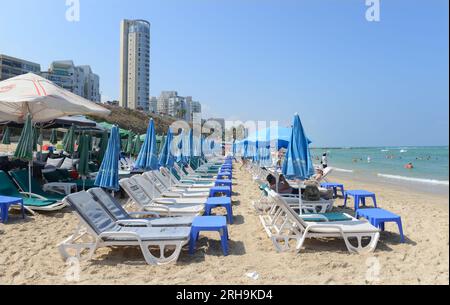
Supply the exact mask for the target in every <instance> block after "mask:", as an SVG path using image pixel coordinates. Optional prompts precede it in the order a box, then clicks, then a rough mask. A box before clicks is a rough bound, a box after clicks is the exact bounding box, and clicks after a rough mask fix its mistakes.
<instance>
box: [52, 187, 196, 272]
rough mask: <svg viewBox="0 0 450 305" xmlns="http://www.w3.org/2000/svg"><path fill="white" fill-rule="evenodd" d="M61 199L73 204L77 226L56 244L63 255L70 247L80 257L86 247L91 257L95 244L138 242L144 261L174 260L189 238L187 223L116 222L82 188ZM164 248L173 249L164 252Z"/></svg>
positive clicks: (89, 257) (122, 244) (123, 244)
mask: <svg viewBox="0 0 450 305" xmlns="http://www.w3.org/2000/svg"><path fill="white" fill-rule="evenodd" d="M64 201H65V202H67V203H68V204H70V205H71V206H72V207H73V208H74V210H75V212H76V214H77V216H78V218H79V219H80V226H79V227H78V229H77V230H76V232H75V234H74V235H72V236H70V237H69V238H68V239H66V240H65V241H63V242H62V243H61V244H59V245H58V249H59V252H60V254H61V255H62V256H63V257H64V258H65V259H67V258H69V257H71V255H70V253H69V251H70V250H75V252H76V254H75V255H76V257H77V258H78V259H80V260H81V254H82V252H84V251H85V250H88V259H91V258H92V257H93V255H94V253H95V251H96V250H97V249H98V248H103V247H117V246H139V247H140V248H141V251H142V254H143V256H144V258H145V261H146V262H147V264H149V265H165V264H169V263H172V262H176V261H177V260H178V257H179V256H180V253H181V249H182V247H183V246H184V245H186V244H187V243H188V242H189V235H190V231H191V229H190V228H189V227H164V228H155V227H127V226H123V225H126V224H127V221H120V222H119V223H118V222H116V221H115V220H114V219H113V218H112V217H111V216H110V215H109V214H108V213H107V212H106V211H105V210H104V209H103V208H102V207H101V205H100V204H99V203H98V202H96V201H95V200H94V199H93V198H92V197H91V196H90V195H89V194H88V193H86V192H80V193H76V194H72V195H69V196H67V197H66V198H65V199H64ZM122 224H123V225H122ZM150 247H156V248H157V249H158V250H159V255H158V256H155V255H154V254H152V252H151V251H150V249H149V248H150ZM166 250H172V251H173V252H172V254H171V255H169V256H166V254H167V252H166Z"/></svg>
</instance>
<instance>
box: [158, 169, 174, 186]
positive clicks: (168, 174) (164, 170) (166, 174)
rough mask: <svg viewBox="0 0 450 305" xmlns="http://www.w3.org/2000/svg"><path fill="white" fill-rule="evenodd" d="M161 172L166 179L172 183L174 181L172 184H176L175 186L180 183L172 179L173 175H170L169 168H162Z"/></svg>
mask: <svg viewBox="0 0 450 305" xmlns="http://www.w3.org/2000/svg"><path fill="white" fill-rule="evenodd" d="M159 171H160V172H161V174H162V175H164V177H166V178H168V179H170V181H172V183H174V184H176V183H178V181H177V180H176V179H175V178H174V177H172V175H171V174H170V171H169V170H168V169H167V168H165V167H161V168H160V169H159Z"/></svg>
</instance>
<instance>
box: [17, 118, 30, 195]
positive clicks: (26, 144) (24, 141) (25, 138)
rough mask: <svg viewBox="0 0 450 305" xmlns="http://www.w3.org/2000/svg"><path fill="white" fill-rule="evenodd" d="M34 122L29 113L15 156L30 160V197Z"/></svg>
mask: <svg viewBox="0 0 450 305" xmlns="http://www.w3.org/2000/svg"><path fill="white" fill-rule="evenodd" d="M33 137H34V135H33V123H31V115H30V114H28V115H27V118H26V120H25V125H24V126H23V128H22V133H21V134H20V139H19V143H18V144H17V148H16V152H15V153H14V158H16V159H20V160H22V161H28V189H29V190H30V198H31V193H33V190H32V189H31V163H32V162H33Z"/></svg>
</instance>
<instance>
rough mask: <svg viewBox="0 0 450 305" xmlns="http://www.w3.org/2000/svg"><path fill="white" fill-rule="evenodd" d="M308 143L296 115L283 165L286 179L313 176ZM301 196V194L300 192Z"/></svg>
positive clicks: (300, 198) (302, 178)
mask: <svg viewBox="0 0 450 305" xmlns="http://www.w3.org/2000/svg"><path fill="white" fill-rule="evenodd" d="M309 143H310V141H309V140H308V138H307V137H306V134H305V130H304V129H303V125H302V122H301V120H300V116H299V115H298V114H296V115H295V117H294V124H293V128H292V134H291V139H290V141H289V146H288V149H287V152H286V157H285V161H284V164H283V174H284V176H286V177H287V178H291V179H298V180H299V190H300V180H306V179H309V178H311V177H312V176H313V175H314V166H313V163H312V159H311V153H310V150H309ZM300 194H301V192H300ZM299 200H300V213H302V209H301V204H302V196H301V195H299Z"/></svg>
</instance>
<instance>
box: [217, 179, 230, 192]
mask: <svg viewBox="0 0 450 305" xmlns="http://www.w3.org/2000/svg"><path fill="white" fill-rule="evenodd" d="M214 185H215V186H228V187H229V188H230V190H231V191H233V181H231V180H223V179H222V180H221V179H217V180H216V182H215V184H214Z"/></svg>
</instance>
